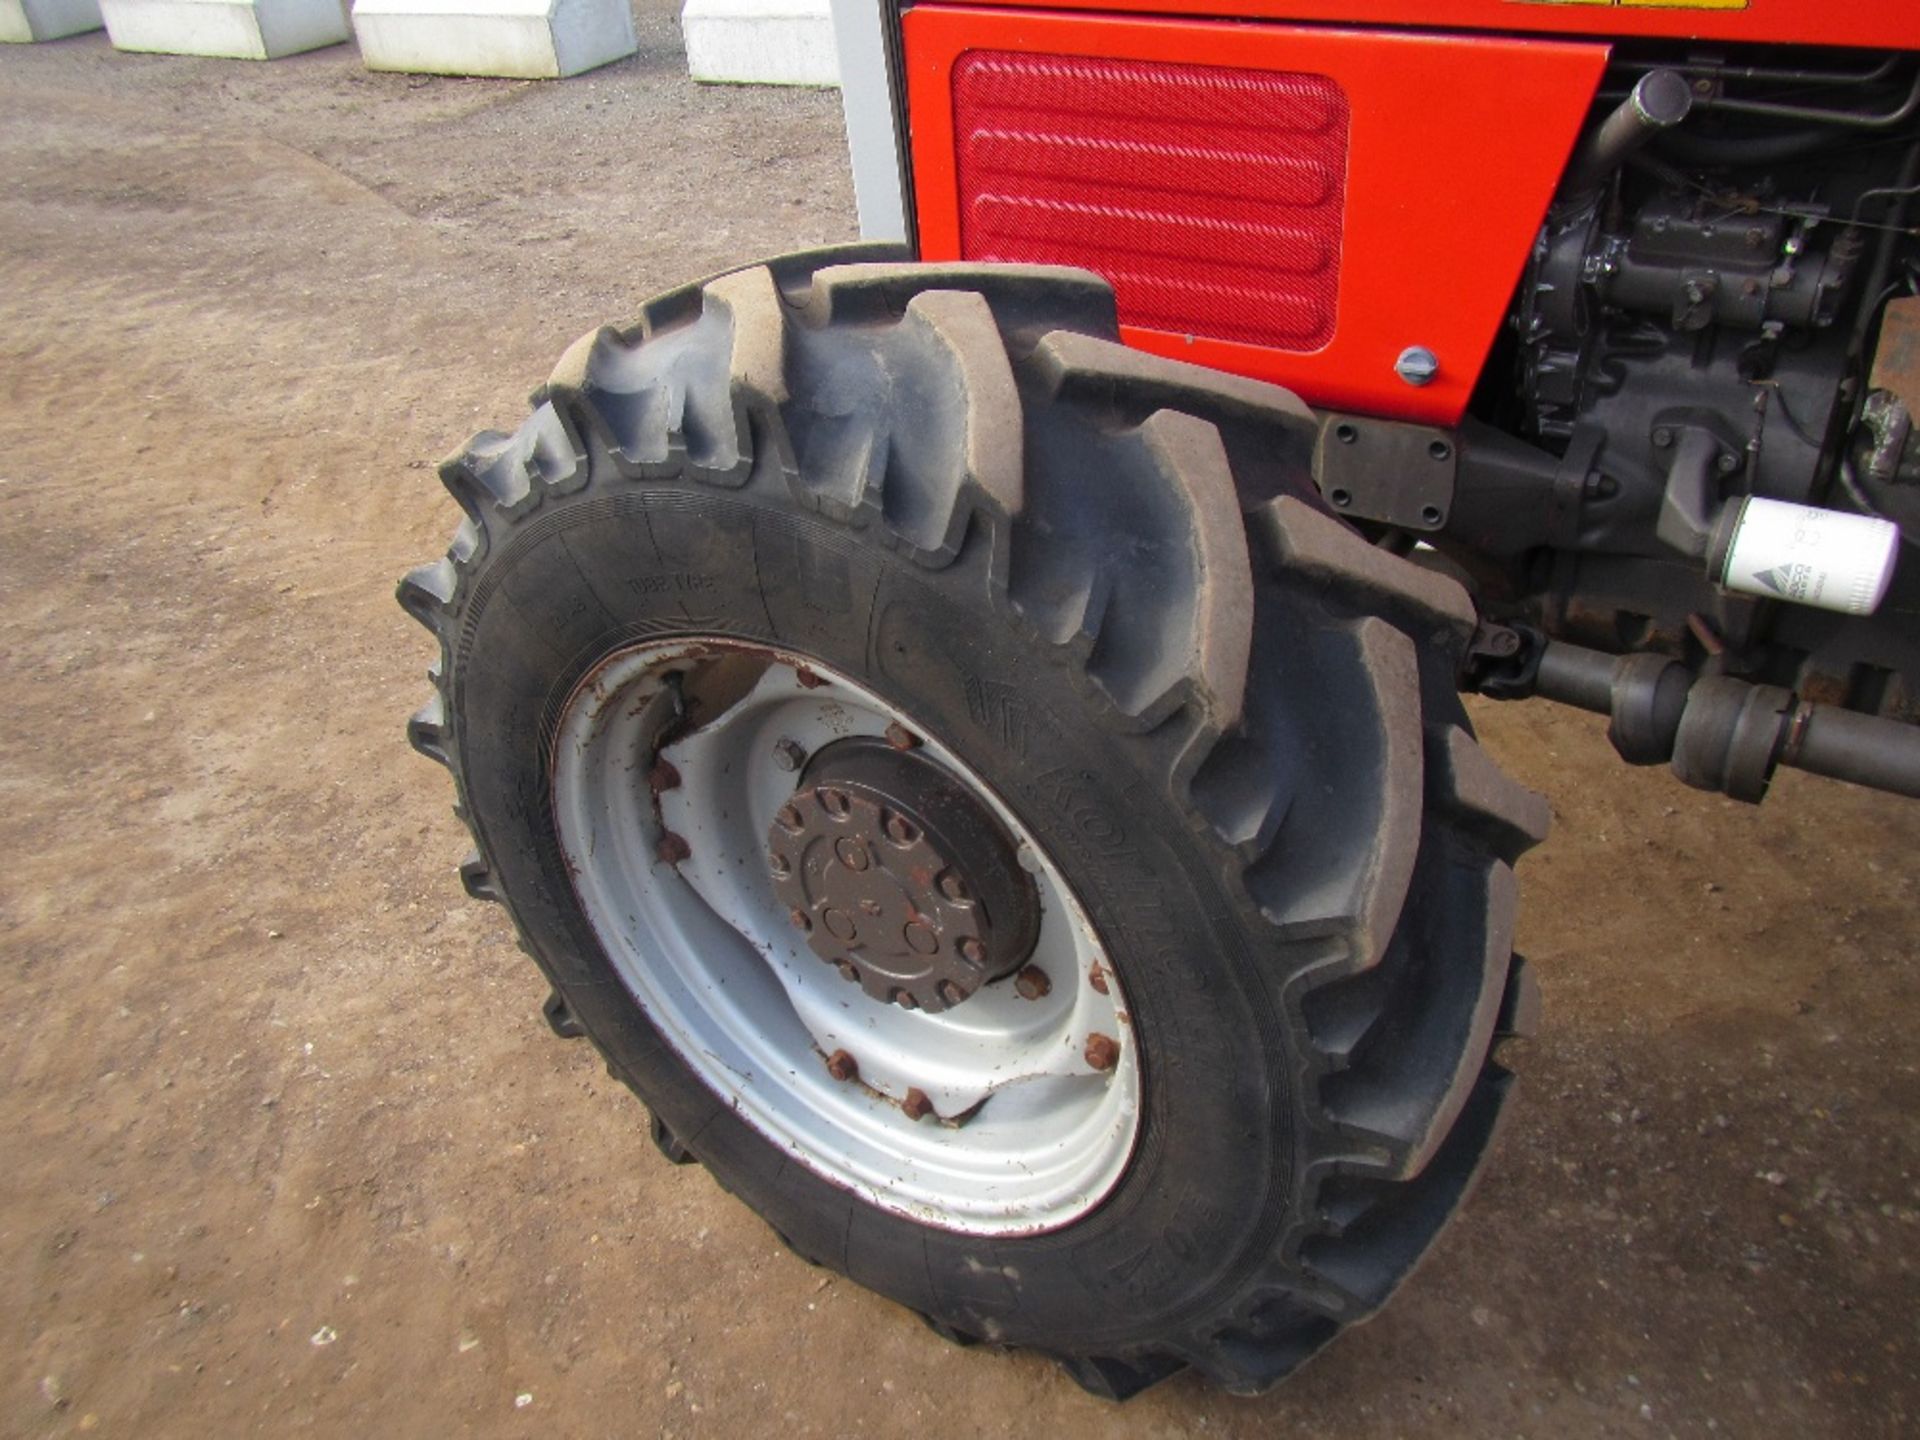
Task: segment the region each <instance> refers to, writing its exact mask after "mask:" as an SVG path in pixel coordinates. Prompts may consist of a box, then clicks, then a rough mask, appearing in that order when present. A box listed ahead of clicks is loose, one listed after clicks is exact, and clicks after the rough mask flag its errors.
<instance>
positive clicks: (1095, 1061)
mask: <svg viewBox="0 0 1920 1440" xmlns="http://www.w3.org/2000/svg"><path fill="white" fill-rule="evenodd" d="M1086 1057H1087V1064H1089V1065H1091V1066H1092V1067H1093V1068H1094V1069H1095V1070H1111V1069H1113V1067H1114V1066H1115V1065H1117V1064H1119V1063H1120V1045H1119V1042H1117V1041H1116V1040H1115V1039H1114V1038H1113V1037H1112V1036H1111V1035H1102V1034H1100V1033H1099V1032H1098V1031H1095V1032H1094V1033H1093V1034H1091V1035H1089V1036H1087V1049H1086Z"/></svg>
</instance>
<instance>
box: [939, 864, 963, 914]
mask: <svg viewBox="0 0 1920 1440" xmlns="http://www.w3.org/2000/svg"><path fill="white" fill-rule="evenodd" d="M940 893H941V894H942V895H944V896H946V897H947V899H949V900H951V901H953V902H954V904H956V905H964V904H966V903H967V899H968V896H969V894H970V892H969V891H968V889H967V882H966V881H965V880H963V879H961V878H960V872H959V871H958V870H943V871H941V872H940Z"/></svg>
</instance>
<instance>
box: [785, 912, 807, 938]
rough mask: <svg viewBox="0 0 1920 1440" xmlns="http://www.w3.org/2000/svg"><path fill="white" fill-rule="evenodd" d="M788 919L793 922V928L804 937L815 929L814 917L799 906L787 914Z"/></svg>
mask: <svg viewBox="0 0 1920 1440" xmlns="http://www.w3.org/2000/svg"><path fill="white" fill-rule="evenodd" d="M787 918H788V919H789V920H791V921H792V922H793V928H794V929H796V930H798V931H799V932H800V933H801V934H802V935H805V934H806V933H807V932H808V931H810V930H812V929H813V917H812V916H810V915H808V914H807V912H806V911H804V910H802V909H800V908H799V907H797V906H796V907H795V908H794V909H792V910H789V911H788V912H787Z"/></svg>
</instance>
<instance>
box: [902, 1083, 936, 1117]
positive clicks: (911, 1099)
mask: <svg viewBox="0 0 1920 1440" xmlns="http://www.w3.org/2000/svg"><path fill="white" fill-rule="evenodd" d="M900 1110H901V1112H902V1113H903V1114H904V1115H905V1116H906V1117H907V1119H909V1120H924V1119H925V1118H926V1117H927V1116H929V1115H931V1114H932V1113H933V1102H932V1101H931V1100H929V1099H927V1092H926V1091H924V1090H921V1089H918V1088H915V1089H912V1090H909V1091H907V1098H906V1099H904V1100H902V1101H901V1102H900Z"/></svg>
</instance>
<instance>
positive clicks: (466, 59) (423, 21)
mask: <svg viewBox="0 0 1920 1440" xmlns="http://www.w3.org/2000/svg"><path fill="white" fill-rule="evenodd" d="M353 33H354V35H355V37H356V38H357V39H358V40H359V41H360V55H361V58H362V59H364V60H365V61H366V62H367V68H368V69H369V70H414V71H421V72H424V73H427V74H433V75H507V76H512V77H515V78H517V79H523V80H552V79H557V78H559V77H560V76H563V75H578V74H579V73H580V72H581V71H582V70H591V69H593V68H594V67H595V66H596V65H605V64H607V63H608V62H609V61H612V60H619V59H623V58H624V57H626V56H628V55H631V54H633V52H634V51H635V50H637V49H638V48H639V41H638V40H637V39H636V38H635V35H634V29H633V10H632V8H631V6H630V5H629V3H628V0H354V6H353Z"/></svg>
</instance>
